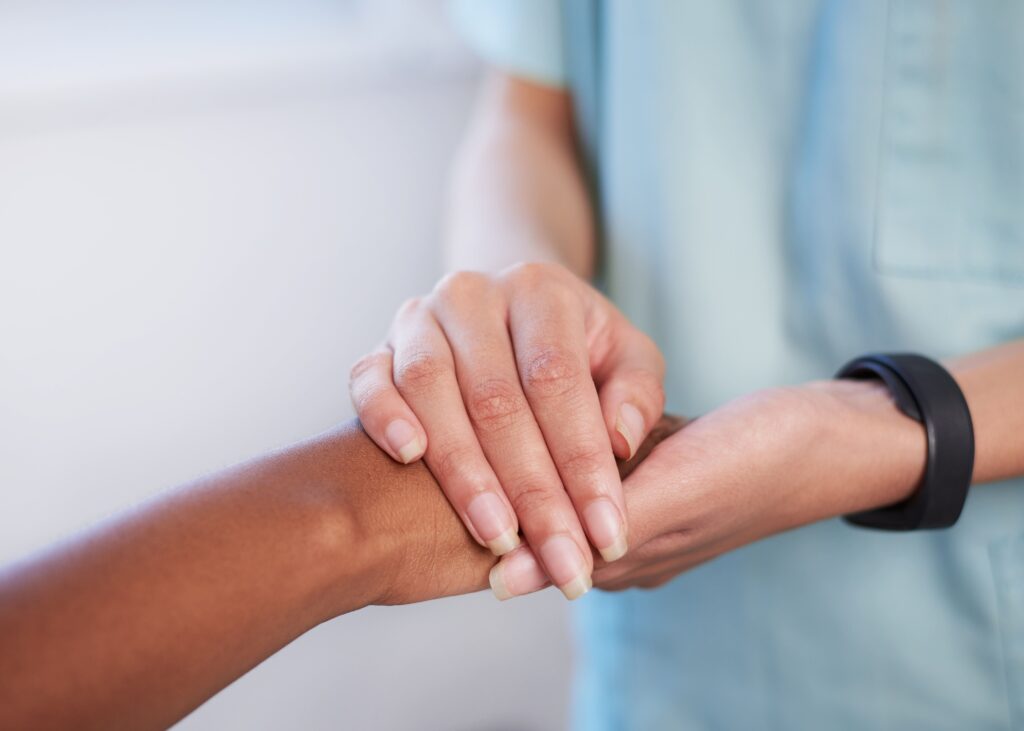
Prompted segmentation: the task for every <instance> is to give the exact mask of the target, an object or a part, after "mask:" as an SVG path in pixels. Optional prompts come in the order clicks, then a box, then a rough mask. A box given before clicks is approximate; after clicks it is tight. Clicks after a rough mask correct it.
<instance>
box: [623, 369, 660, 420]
mask: <svg viewBox="0 0 1024 731" xmlns="http://www.w3.org/2000/svg"><path fill="white" fill-rule="evenodd" d="M629 377H630V380H632V381H633V383H634V384H635V385H636V387H637V388H639V389H640V390H641V391H642V392H643V393H644V394H647V395H649V396H650V397H651V398H652V399H653V401H654V405H655V407H656V408H657V409H658V410H659V411H660V410H661V409H663V408H664V405H665V384H664V383H663V381H662V379H661V378H659V377H658V375H657V374H656V373H653V372H652V371H648V370H636V371H633V372H632V373H631V374H630V376H629Z"/></svg>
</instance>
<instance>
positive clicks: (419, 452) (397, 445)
mask: <svg viewBox="0 0 1024 731" xmlns="http://www.w3.org/2000/svg"><path fill="white" fill-rule="evenodd" d="M384 438H385V439H387V440H388V445H390V447H391V449H392V450H393V451H394V452H395V454H397V455H398V458H399V459H400V460H402V462H403V463H404V464H409V463H410V462H412V461H413V460H414V459H419V458H420V457H422V456H423V450H424V449H426V447H427V445H426V444H424V443H423V439H422V438H421V437H420V435H419V432H417V431H416V428H415V427H413V425H412V424H410V423H409V422H408V421H406V420H405V419H395V420H394V421H392V422H391V423H390V424H388V428H387V429H385V430H384Z"/></svg>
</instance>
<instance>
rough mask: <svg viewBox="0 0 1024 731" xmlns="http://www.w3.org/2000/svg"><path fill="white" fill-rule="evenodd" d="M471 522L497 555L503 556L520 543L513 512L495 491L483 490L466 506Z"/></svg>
mask: <svg viewBox="0 0 1024 731" xmlns="http://www.w3.org/2000/svg"><path fill="white" fill-rule="evenodd" d="M466 515H467V516H469V522H470V523H472V524H473V527H474V528H476V532H477V533H478V534H480V537H481V538H482V539H483V541H484V543H486V544H487V547H488V548H489V549H491V553H493V554H494V555H495V556H502V555H504V554H506V553H508V552H509V551H511V550H512V549H513V548H515V547H516V546H518V545H519V534H518V533H517V532H516V529H515V524H514V523H513V521H512V513H511V512H510V511H509V509H508V506H507V505H505V502H504V501H503V500H502V499H501V498H500V497H498V496H497V495H495V494H494V493H493V492H482V493H480V494H479V495H477V496H476V497H475V498H473V499H472V500H471V501H470V503H469V505H468V506H467V507H466Z"/></svg>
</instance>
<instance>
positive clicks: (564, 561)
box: [540, 536, 593, 601]
mask: <svg viewBox="0 0 1024 731" xmlns="http://www.w3.org/2000/svg"><path fill="white" fill-rule="evenodd" d="M540 555H541V558H542V559H543V560H544V565H545V566H546V567H547V569H548V575H549V576H550V577H551V580H552V581H553V582H554V583H555V585H556V586H557V587H558V588H559V590H560V591H561V592H562V593H563V594H565V598H566V599H569V600H570V601H571V600H573V599H578V598H579V597H581V596H583V595H584V594H586V593H587V592H588V591H589V590H590V587H591V586H593V583H592V582H591V580H590V575H589V574H588V573H587V564H586V562H585V561H584V560H583V554H582V553H581V552H580V549H579V546H577V545H576V541H574V540H573V539H572V538H570V537H569V536H553V537H551V538H549V539H548V540H547V543H545V544H544V545H543V546H541V549H540Z"/></svg>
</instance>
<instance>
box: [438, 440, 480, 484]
mask: <svg viewBox="0 0 1024 731" xmlns="http://www.w3.org/2000/svg"><path fill="white" fill-rule="evenodd" d="M474 461H475V460H474V459H473V454H472V450H470V449H469V448H467V447H452V448H451V449H447V450H445V451H444V452H442V453H441V454H440V455H439V456H438V457H437V458H436V459H434V460H432V464H431V465H430V468H431V470H433V471H434V472H435V473H436V477H437V481H438V482H439V483H441V485H443V486H446V487H447V486H451V485H456V484H459V485H469V486H471V487H472V486H477V485H478V483H481V484H482V482H483V480H480V479H478V478H477V476H476V475H475V473H474V471H473V464H474Z"/></svg>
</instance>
